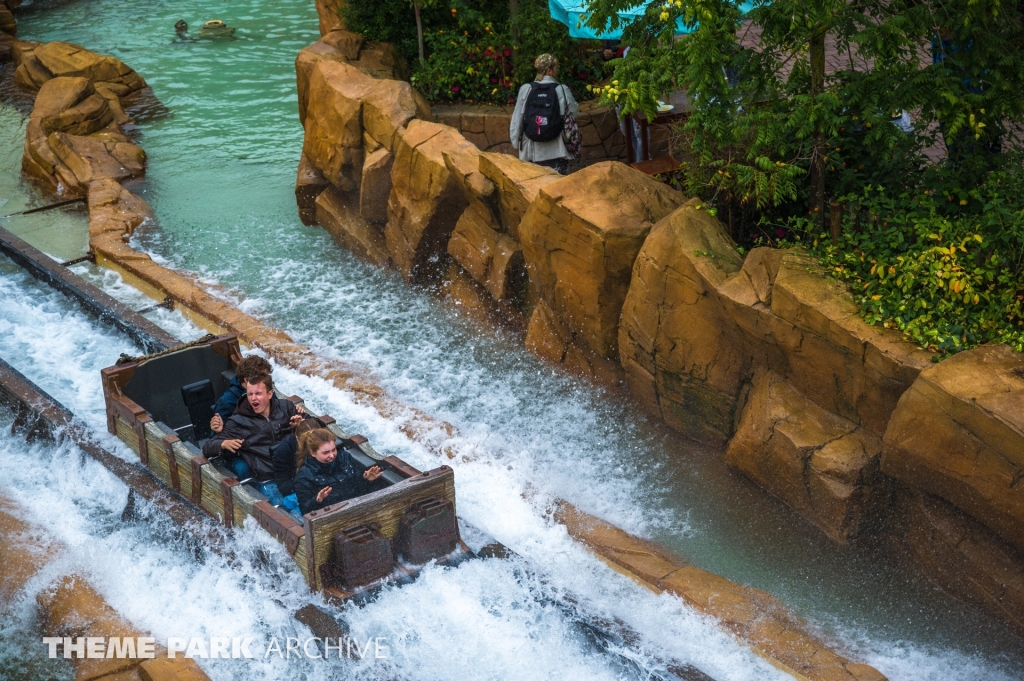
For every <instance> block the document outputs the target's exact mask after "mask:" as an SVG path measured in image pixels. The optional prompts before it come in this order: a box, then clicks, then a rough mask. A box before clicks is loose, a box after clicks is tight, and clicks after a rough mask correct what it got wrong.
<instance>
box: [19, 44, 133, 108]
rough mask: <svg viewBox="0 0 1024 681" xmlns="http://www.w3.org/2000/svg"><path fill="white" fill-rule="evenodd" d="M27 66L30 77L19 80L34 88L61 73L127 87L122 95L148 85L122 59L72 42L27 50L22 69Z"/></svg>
mask: <svg viewBox="0 0 1024 681" xmlns="http://www.w3.org/2000/svg"><path fill="white" fill-rule="evenodd" d="M23 67H24V68H25V76H26V77H27V78H26V77H23V78H22V80H20V81H19V83H20V84H22V85H28V87H30V89H38V88H39V87H41V86H42V85H43V83H45V82H46V81H47V80H49V79H50V78H58V77H61V76H70V77H74V76H80V77H83V78H88V79H89V80H91V81H92V82H93V83H100V82H103V83H109V84H110V85H111V86H115V87H119V88H123V90H122V91H121V94H122V95H123V94H127V93H128V92H134V91H136V90H141V89H142V88H144V87H146V81H144V80H143V79H142V77H141V76H140V75H139V74H138V73H136V72H135V70H134V69H132V68H131V67H129V66H127V65H126V64H125V63H124V62H122V61H121V60H119V59H115V58H114V57H110V56H106V55H100V54H96V53H95V52H90V51H89V50H87V49H85V48H83V47H81V46H79V45H72V44H71V43H61V42H53V43H46V44H45V45H39V46H38V47H36V48H35V49H34V50H33V51H32V52H31V53H29V52H25V53H24V54H23V55H22V60H21V64H20V65H19V67H18V68H19V70H20V69H22V68H23Z"/></svg>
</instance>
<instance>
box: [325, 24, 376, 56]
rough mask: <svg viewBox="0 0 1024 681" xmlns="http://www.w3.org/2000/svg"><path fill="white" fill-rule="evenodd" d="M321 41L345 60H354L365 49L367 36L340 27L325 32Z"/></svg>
mask: <svg viewBox="0 0 1024 681" xmlns="http://www.w3.org/2000/svg"><path fill="white" fill-rule="evenodd" d="M320 42H322V43H323V44H325V45H327V46H329V47H331V48H332V49H333V50H334V51H335V52H337V53H338V54H339V55H340V56H341V57H343V58H344V59H345V60H347V61H350V62H352V61H356V60H357V59H359V52H360V51H361V50H362V49H363V44H364V43H365V42H366V38H364V37H363V36H361V35H359V34H358V33H353V32H352V31H346V30H345V29H343V28H338V29H334V30H332V31H330V32H328V33H325V34H323V38H321V39H320Z"/></svg>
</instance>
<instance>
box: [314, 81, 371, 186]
mask: <svg viewBox="0 0 1024 681" xmlns="http://www.w3.org/2000/svg"><path fill="white" fill-rule="evenodd" d="M371 87H373V81H372V79H371V78H369V77H368V76H366V75H364V74H363V73H361V72H360V71H358V70H356V69H354V68H352V67H351V66H349V65H347V64H342V63H337V62H327V61H319V62H317V64H316V66H315V67H314V68H313V70H312V72H311V74H310V79H309V90H308V97H307V106H306V121H305V128H306V135H305V138H304V141H303V145H302V153H303V154H304V155H305V156H306V158H307V159H309V161H310V163H312V164H313V165H314V166H315V167H316V168H318V169H319V170H320V172H322V173H323V174H324V177H325V178H327V180H328V181H329V182H330V183H331V184H333V185H334V186H336V187H338V188H339V189H341V190H342V191H352V190H353V189H356V188H357V187H358V186H359V180H360V175H361V173H362V169H363V125H362V114H363V101H362V99H361V96H362V95H364V94H365V93H366V91H368V90H369V89H370V88H371Z"/></svg>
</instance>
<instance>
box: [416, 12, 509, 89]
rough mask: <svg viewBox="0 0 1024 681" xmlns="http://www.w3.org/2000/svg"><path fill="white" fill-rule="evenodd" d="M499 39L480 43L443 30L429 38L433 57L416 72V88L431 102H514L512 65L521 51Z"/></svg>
mask: <svg viewBox="0 0 1024 681" xmlns="http://www.w3.org/2000/svg"><path fill="white" fill-rule="evenodd" d="M496 37H497V36H495V37H491V38H489V39H488V37H486V36H485V37H484V39H483V40H482V41H478V40H473V39H470V38H469V37H468V36H467V35H464V34H460V33H458V32H456V31H443V30H442V31H437V33H435V34H433V35H430V36H429V37H427V38H426V39H425V42H426V44H427V45H428V46H429V49H430V56H429V57H428V58H427V63H426V64H425V66H424V67H423V68H421V69H417V70H416V72H415V73H413V75H412V83H413V85H415V86H416V88H417V89H418V90H419V91H420V92H422V93H423V95H424V96H426V98H427V99H429V100H430V101H432V102H443V101H470V102H490V103H494V104H505V103H510V102H514V101H515V96H516V90H515V89H514V86H515V82H514V79H513V63H514V60H515V55H516V51H517V49H518V48H515V47H512V46H511V45H510V44H509V43H508V42H506V41H505V40H502V39H497V40H496V39H495V38H496Z"/></svg>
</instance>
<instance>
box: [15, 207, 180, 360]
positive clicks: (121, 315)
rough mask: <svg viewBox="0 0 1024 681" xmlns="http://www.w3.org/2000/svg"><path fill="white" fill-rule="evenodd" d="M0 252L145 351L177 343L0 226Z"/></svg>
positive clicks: (177, 342)
mask: <svg viewBox="0 0 1024 681" xmlns="http://www.w3.org/2000/svg"><path fill="white" fill-rule="evenodd" d="M0 251H2V252H3V253H4V254H6V255H7V257H9V258H10V259H11V260H13V261H14V262H15V263H16V264H17V265H20V266H21V267H23V268H25V269H26V270H28V272H29V273H30V274H31V275H32V276H34V277H35V278H36V279H39V280H40V281H42V282H44V283H46V284H49V285H50V286H52V287H54V288H55V289H57V290H58V291H60V292H61V293H64V294H65V295H67V296H69V297H71V298H74V299H75V300H77V301H78V302H79V304H81V306H82V307H84V308H85V309H86V310H87V311H89V312H90V313H92V314H94V315H96V317H98V318H99V319H100V320H101V321H103V322H105V323H107V324H110V325H111V326H113V327H114V328H116V329H117V330H119V331H121V332H123V333H125V334H127V335H128V336H129V337H130V338H131V339H132V340H133V341H135V342H136V343H138V344H139V346H140V347H142V349H143V350H145V352H146V353H147V354H149V353H153V352H160V351H161V350H166V349H167V348H171V347H174V346H175V345H181V341H180V340H178V339H177V338H175V337H174V336H172V335H171V334H169V333H167V332H166V331H164V330H163V329H161V328H160V327H159V326H157V325H156V324H154V323H153V322H151V321H149V320H148V319H146V318H145V317H143V316H142V315H140V314H138V313H137V312H135V310H132V309H131V308H130V307H128V306H127V305H125V304H124V303H122V302H120V301H118V300H115V299H114V298H112V297H111V296H109V295H108V294H106V293H104V292H103V291H101V290H100V289H98V288H96V287H95V286H93V285H92V284H90V283H89V282H87V281H86V280H85V279H82V278H81V277H80V276H78V275H77V274H75V273H74V272H71V271H70V270H68V269H67V268H66V267H64V266H63V265H61V263H59V262H57V261H56V260H54V259H53V258H51V257H50V256H48V255H46V254H45V253H43V252H42V251H40V250H39V249H38V248H35V247H34V246H32V245H31V244H29V243H27V242H25V241H24V240H23V239H20V238H18V237H17V236H15V235H14V234H11V233H10V232H9V231H7V230H6V229H3V228H2V227H0Z"/></svg>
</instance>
